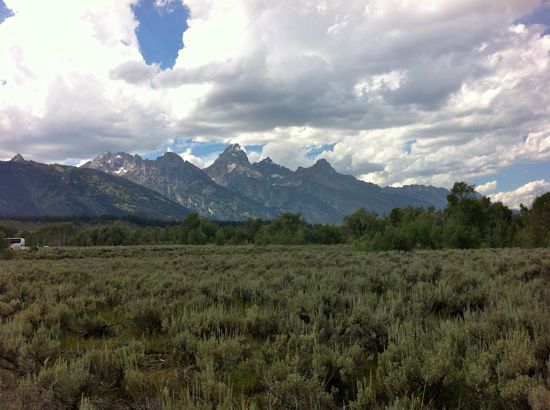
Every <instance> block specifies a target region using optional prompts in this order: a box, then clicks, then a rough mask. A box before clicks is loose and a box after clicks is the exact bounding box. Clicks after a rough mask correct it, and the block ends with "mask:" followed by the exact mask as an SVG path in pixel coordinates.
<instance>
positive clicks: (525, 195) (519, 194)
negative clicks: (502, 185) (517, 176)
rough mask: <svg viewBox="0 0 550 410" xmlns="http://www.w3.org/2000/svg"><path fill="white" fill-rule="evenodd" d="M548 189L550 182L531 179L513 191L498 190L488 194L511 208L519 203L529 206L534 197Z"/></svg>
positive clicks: (549, 188) (493, 199)
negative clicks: (495, 192)
mask: <svg viewBox="0 0 550 410" xmlns="http://www.w3.org/2000/svg"><path fill="white" fill-rule="evenodd" d="M548 191H550V182H549V181H546V180H544V179H540V180H538V181H531V182H528V183H526V184H525V185H522V186H520V187H519V188H517V189H515V190H513V191H507V192H499V193H497V194H493V195H490V198H491V200H492V201H499V202H502V203H503V204H505V205H508V206H509V207H511V208H516V209H517V208H519V205H520V204H523V205H525V206H530V205H531V203H532V202H533V201H534V199H535V198H536V197H538V196H540V195H542V194H544V193H546V192H548Z"/></svg>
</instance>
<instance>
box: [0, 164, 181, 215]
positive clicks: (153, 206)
mask: <svg viewBox="0 0 550 410" xmlns="http://www.w3.org/2000/svg"><path fill="white" fill-rule="evenodd" d="M188 213H189V210H188V209H186V208H185V207H183V206H181V205H179V204H177V203H175V202H173V201H170V200H169V199H168V198H166V197H164V196H162V195H161V194H159V193H157V192H155V191H152V190H150V189H147V188H145V187H142V186H140V185H138V184H135V183H133V182H131V181H128V180H126V179H124V178H119V177H116V176H112V175H108V174H106V173H104V172H101V171H96V170H93V169H84V168H75V167H70V166H65V165H59V164H53V165H47V164H41V163H39V162H34V161H26V160H25V159H24V158H23V157H22V156H21V155H16V156H15V157H13V159H12V160H11V161H5V162H4V161H0V215H1V216H82V215H86V216H95V215H98V216H99V215H109V216H127V215H132V216H137V217H141V218H155V219H179V218H182V217H184V216H185V215H187V214H188Z"/></svg>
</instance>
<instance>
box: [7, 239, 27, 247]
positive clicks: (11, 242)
mask: <svg viewBox="0 0 550 410" xmlns="http://www.w3.org/2000/svg"><path fill="white" fill-rule="evenodd" d="M5 240H6V241H8V248H10V249H21V248H24V247H25V238H5Z"/></svg>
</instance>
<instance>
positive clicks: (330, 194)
mask: <svg viewBox="0 0 550 410" xmlns="http://www.w3.org/2000/svg"><path fill="white" fill-rule="evenodd" d="M205 172H206V173H207V174H208V175H209V176H210V177H211V178H212V179H213V180H214V181H216V182H217V183H219V184H221V185H223V186H226V187H228V188H230V189H233V190H234V191H237V192H240V193H241V194H243V195H245V196H247V197H248V198H250V199H252V200H254V201H257V202H259V203H261V204H263V205H265V206H268V207H270V208H272V209H275V210H276V211H277V212H284V211H292V212H301V213H302V215H303V216H304V217H305V218H306V219H307V220H309V221H310V222H333V223H339V222H341V220H342V218H343V217H344V216H345V215H348V214H350V213H352V212H354V211H356V210H357V209H359V208H366V209H368V210H371V211H374V212H377V213H387V212H389V211H390V210H391V209H392V208H396V207H404V206H422V207H426V206H434V207H436V208H442V207H444V206H445V204H446V201H447V194H448V191H447V190H446V189H444V188H435V187H432V186H423V185H411V186H405V187H402V188H391V187H386V188H382V187H380V186H378V185H375V184H372V183H368V182H363V181H360V180H358V179H356V178H354V177H353V176H350V175H343V174H340V173H338V172H336V171H335V170H334V168H332V166H331V165H330V164H329V162H328V161H326V160H324V159H320V160H318V161H317V162H316V163H315V164H314V165H312V166H311V167H308V168H303V167H299V168H298V169H297V170H296V171H294V172H293V171H291V170H289V169H287V168H284V167H282V166H280V165H277V164H275V163H274V162H273V161H271V159H270V158H266V159H264V160H263V161H260V162H258V163H255V164H251V163H250V162H249V160H248V158H247V156H246V154H245V152H244V151H243V150H242V149H241V148H240V147H239V146H238V145H237V144H235V145H232V146H230V147H228V148H227V149H226V150H225V151H224V152H223V153H222V154H220V156H219V157H218V159H216V161H215V162H214V163H213V164H212V165H210V166H209V167H208V168H205Z"/></svg>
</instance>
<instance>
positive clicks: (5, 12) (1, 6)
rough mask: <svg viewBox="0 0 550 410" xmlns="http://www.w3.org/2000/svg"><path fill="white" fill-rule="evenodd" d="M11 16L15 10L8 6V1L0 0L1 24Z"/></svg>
mask: <svg viewBox="0 0 550 410" xmlns="http://www.w3.org/2000/svg"><path fill="white" fill-rule="evenodd" d="M11 16H13V11H11V10H10V9H8V6H6V3H4V2H3V0H0V24H1V23H2V22H3V21H4V20H5V19H7V18H8V17H11Z"/></svg>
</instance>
